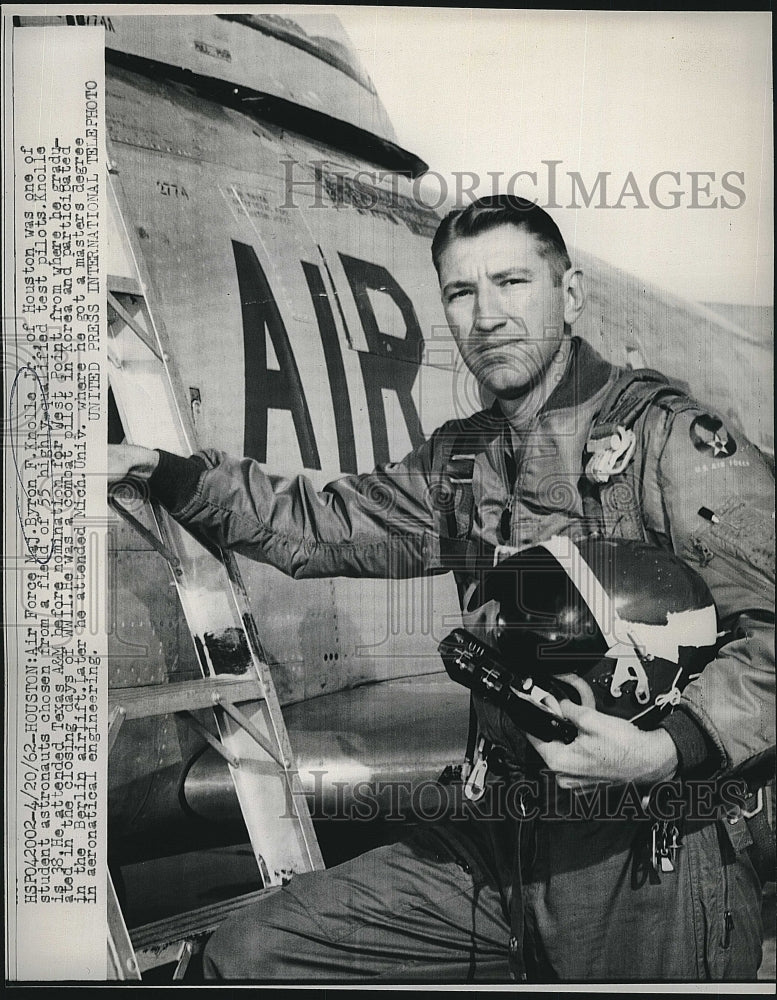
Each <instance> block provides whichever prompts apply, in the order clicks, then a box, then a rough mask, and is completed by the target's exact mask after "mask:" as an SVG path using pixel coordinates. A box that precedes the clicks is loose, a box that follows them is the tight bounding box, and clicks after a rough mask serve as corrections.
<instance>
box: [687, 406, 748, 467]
mask: <svg viewBox="0 0 777 1000" xmlns="http://www.w3.org/2000/svg"><path fill="white" fill-rule="evenodd" d="M689 433H690V435H691V441H692V442H693V446H694V448H695V449H696V451H700V452H702V454H705V455H711V456H712V457H713V458H728V457H729V456H730V455H733V454H734V452H735V451H736V450H737V443H736V441H735V440H734V438H733V436H732V435H731V434H729V432H728V431H727V430H726V428H725V427H724V426H723V421H722V420H720V419H719V418H718V417H713V416H712V415H711V414H709V413H703V414H702V415H701V416H699V417H696V419H695V420H694V421H693V423H692V424H691V427H690V430H689Z"/></svg>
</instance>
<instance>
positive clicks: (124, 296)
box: [108, 200, 324, 979]
mask: <svg viewBox="0 0 777 1000" xmlns="http://www.w3.org/2000/svg"><path fill="white" fill-rule="evenodd" d="M112 208H113V212H114V215H113V220H114V230H117V229H118V230H119V231H120V233H121V231H122V230H123V223H122V220H121V214H120V212H119V211H118V208H117V203H116V201H115V200H114V201H113V203H112ZM121 235H122V238H123V239H124V240H126V241H127V245H128V243H129V241H128V237H127V234H126V230H125V231H123V234H121ZM127 256H128V257H129V256H131V255H130V254H127ZM135 266H136V268H137V271H138V276H137V278H133V277H131V276H128V275H121V276H117V277H116V278H114V279H111V280H110V282H109V283H110V286H111V288H112V289H113V290H112V291H110V292H109V293H108V302H109V313H110V317H111V322H110V323H109V340H108V357H109V366H108V370H109V379H110V383H111V386H112V389H113V394H114V398H115V401H116V405H117V408H118V410H119V415H120V417H121V420H122V424H123V426H124V428H125V432H126V433H127V436H128V438H130V439H138V438H140V437H142V436H143V435H144V434H147V433H148V428H149V426H150V421H151V422H152V424H151V425H152V426H153V428H154V435H155V444H157V445H158V446H159V447H163V448H167V449H168V450H170V451H175V452H178V453H180V454H188V453H190V452H191V451H192V450H193V447H192V445H193V442H194V427H193V421H192V418H191V414H190V413H188V412H187V411H186V409H185V404H184V405H182V404H183V403H184V396H183V393H182V391H181V388H180V386H179V385H178V383H177V378H176V374H175V370H174V366H173V364H172V359H171V358H170V356H169V354H168V352H167V350H166V347H165V334H164V330H163V329H160V327H159V325H158V324H155V323H153V321H152V318H151V316H152V312H151V309H150V308H149V306H148V304H147V297H146V295H145V294H144V286H145V287H147V283H146V282H145V281H144V275H143V274H142V261H138V260H137V258H136V259H135ZM128 502H129V505H130V506H132V505H133V504H134V503H136V502H137V503H138V504H139V505H140V506H141V507H142V506H144V501H143V500H142V499H140V498H137V497H135V498H133V497H132V495H131V492H130V493H128V494H126V495H124V496H122V497H119V496H116V495H114V497H113V498H112V500H111V506H112V507H113V509H114V510H116V512H117V513H119V514H120V515H121V516H123V517H124V518H125V519H127V520H129V521H130V523H132V524H133V527H134V528H135V529H136V530H138V531H139V532H140V533H141V534H142V535H143V537H144V538H145V540H146V541H147V542H148V543H149V544H150V545H152V547H153V548H155V549H156V550H157V551H158V552H159V553H160V554H161V555H163V556H164V557H165V559H166V560H167V562H168V565H169V566H170V572H171V574H172V578H173V581H174V583H175V585H176V588H177V591H178V596H179V599H180V602H181V606H182V608H183V612H184V615H185V618H186V621H187V624H188V627H189V631H190V633H191V635H192V640H193V642H194V645H195V647H196V650H197V654H198V660H199V665H200V668H201V671H202V675H203V676H202V679H201V680H197V681H190V682H177V683H170V684H162V685H153V686H146V687H143V688H138V689H125V690H121V691H113V692H110V693H109V713H110V715H109V718H110V723H109V734H108V741H109V747H113V745H114V744H115V741H116V736H117V734H118V732H119V728H120V726H121V724H122V723H123V721H124V720H125V719H130V718H143V717H149V716H153V715H162V714H168V713H175V714H177V715H178V717H179V718H182V719H185V720H186V721H187V722H188V723H190V724H191V725H193V726H194V727H195V728H197V729H198V731H199V732H200V734H201V735H202V736H203V738H205V739H206V740H207V741H208V742H209V743H211V745H213V746H214V747H215V749H216V750H217V751H218V752H219V753H220V754H221V755H222V757H224V758H225V759H226V761H227V762H228V764H229V770H230V774H231V776H232V780H233V782H234V786H235V791H236V793H237V798H238V801H239V803H240V808H241V811H242V814H243V818H244V820H245V825H246V828H247V830H248V834H249V838H250V841H251V846H252V848H253V852H254V856H255V858H256V862H257V865H258V868H259V872H260V874H261V879H262V884H263V885H264V886H265V890H263V891H266V890H267V888H268V887H272V886H278V885H281V884H282V883H283V882H284V881H286V880H287V879H288V878H289V877H290V876H291V875H292V874H293V873H295V872H301V871H309V870H313V869H320V868H323V867H324V863H323V859H322V856H321V851H320V849H319V846H318V841H317V839H316V835H315V831H314V828H313V824H312V821H311V818H310V813H309V810H308V804H307V800H306V798H305V795H304V792H303V789H302V783H301V781H300V778H299V774H298V773H297V771H296V769H295V767H294V759H293V754H292V750H291V745H290V743H289V737H288V733H287V731H286V726H285V723H284V720H283V713H282V711H281V707H280V702H279V700H278V697H277V694H276V691H275V686H274V684H273V680H272V676H271V674H270V670H269V668H268V666H267V659H266V656H265V654H264V652H263V650H262V646H261V643H260V640H259V636H258V633H257V629H256V624H255V621H254V618H253V613H252V611H251V608H250V605H249V602H248V598H247V595H246V592H245V588H244V586H243V583H242V580H241V577H240V572H239V569H238V566H237V564H236V562H235V559H234V557H233V556H232V555H231V554H230V553H226V552H222V551H220V550H217V549H213V548H209V547H206V545H205V544H201V543H200V542H198V541H197V540H195V538H194V537H193V536H192V535H191V534H189V533H188V532H186V531H185V530H184V529H183V528H181V527H180V526H179V525H178V524H177V523H176V522H175V521H174V520H173V519H172V518H171V517H170V516H169V515H168V514H167V512H166V511H165V510H164V509H163V508H161V507H159V506H158V505H156V504H150V506H151V509H152V513H153V522H154V525H155V527H156V529H157V533H156V534H155V533H154V532H151V531H149V530H148V528H146V527H145V526H144V525H143V524H141V523H140V522H139V521H138V520H137V518H135V517H134V515H133V513H132V511H131V510H128V509H127V506H128ZM238 704H239V705H240V707H238ZM203 708H210V709H212V711H213V713H214V717H215V722H216V728H217V732H218V738H216V737H215V736H214V735H213V734H212V733H210V732H209V731H208V730H207V728H205V727H203V726H202V724H201V723H200V722H199V720H197V719H196V718H195V717H194V716H193V715H192V714H191V713H192V712H194V711H196V710H201V709H203ZM255 896H256V894H250V899H253V898H254V897H255ZM249 901H250V900H249ZM235 905H238V904H237V903H236V904H235ZM215 910H218V911H219V914H221V911H222V910H224V904H220V906H217V907H215V908H213V907H208V908H205V910H203V911H198V913H199V917H198V919H197V920H192V919H190V918H192V917H193V914H189V915H187V919H186V920H179V921H178V923H179V924H181V931H182V932H183V929H184V925H186V928H187V929H186V933H181V934H178V933H177V932H174V931H171V926H174V922H173V923H172V924H171V921H169V920H168V921H163V922H161V923H160V925H159V926H160V927H162V924H164V926H165V928H166V930H165V934H166V936H167V938H168V939H169V940H166V941H165V942H164V947H162V942H156V943H154V942H153V941H150V939H149V932H148V930H147V929H146V930H145V933H144V934H140V935H139V936H138V937H137V947H136V946H134V945H133V938H134V937H135V935H134V934H133V935H130V934H129V933H128V931H127V927H126V923H125V921H124V918H123V915H122V913H121V908H120V906H119V903H118V899H117V896H116V893H115V890H114V888H113V884H112V882H111V880H110V878H109V899H108V918H109V919H108V939H109V940H108V951H109V969H110V974H111V975H112V976H114V977H115V978H117V979H139V978H140V977H141V973H142V971H143V970H144V969H146V968H149V967H151V966H153V965H159V964H162V963H163V962H165V963H166V962H169V961H171V955H172V956H173V958H174V960H175V961H176V962H177V966H176V977H177V978H180V977H181V976H182V975H183V972H184V971H185V965H186V963H187V962H188V956H190V955H191V953H192V950H193V946H194V942H195V940H196V939H197V938H198V937H201V936H202V935H203V934H204V933H205V932H207V931H208V930H212V929H213V927H214V926H216V925H217V924H216V923H214V920H217V918H218V915H214V914H215ZM206 911H207V912H206ZM171 949H172V950H171Z"/></svg>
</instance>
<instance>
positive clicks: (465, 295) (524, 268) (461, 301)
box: [440, 225, 569, 400]
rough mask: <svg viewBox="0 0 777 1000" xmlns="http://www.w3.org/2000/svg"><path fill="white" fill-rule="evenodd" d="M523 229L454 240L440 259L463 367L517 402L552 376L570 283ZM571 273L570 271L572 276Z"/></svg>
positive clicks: (492, 389) (497, 393) (447, 312)
mask: <svg viewBox="0 0 777 1000" xmlns="http://www.w3.org/2000/svg"><path fill="white" fill-rule="evenodd" d="M538 249H539V244H538V243H537V240H536V239H535V237H534V236H533V235H532V234H531V233H529V232H528V231H527V230H526V229H525V228H518V227H516V226H512V225H503V226H499V227H498V228H496V229H491V230H488V231H487V232H484V233H481V234H479V235H477V236H468V237H461V238H457V239H454V240H453V241H452V242H451V243H450V244H449V245H448V247H447V248H446V249H445V250H444V252H443V254H442V257H441V258H440V288H441V290H442V302H443V308H444V309H445V316H446V319H447V320H448V324H449V326H450V328H451V332H452V333H453V336H454V338H455V340H456V343H457V344H458V347H459V350H460V351H461V356H462V357H463V359H464V362H465V364H466V365H467V367H468V368H469V369H470V371H471V372H472V373H473V375H474V376H475V378H477V380H478V382H479V383H480V384H481V385H482V386H483V387H484V388H486V389H488V390H489V391H490V392H492V393H493V394H494V395H495V396H496V397H497V398H499V399H505V400H508V399H517V398H519V397H521V396H522V395H523V394H524V393H525V392H526V391H527V390H528V389H530V388H531V387H532V386H534V385H536V384H537V383H538V382H539V381H540V380H541V378H542V377H543V376H544V375H545V373H546V372H547V371H548V369H549V367H550V364H551V362H552V360H553V357H554V355H555V354H556V352H557V351H558V348H559V345H560V344H561V341H562V339H563V337H564V310H565V295H566V290H565V285H564V284H562V285H556V284H554V281H553V275H552V273H551V269H550V266H549V264H548V261H547V260H546V259H544V258H543V257H541V256H540V254H539V252H538ZM568 273H569V272H568Z"/></svg>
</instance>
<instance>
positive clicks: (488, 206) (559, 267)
mask: <svg viewBox="0 0 777 1000" xmlns="http://www.w3.org/2000/svg"><path fill="white" fill-rule="evenodd" d="M505 225H507V226H516V227H520V228H522V229H525V230H526V231H527V232H529V233H531V234H532V236H534V237H535V239H536V240H537V243H538V244H539V254H540V256H541V257H544V258H546V259H547V261H548V264H549V266H550V271H551V274H552V275H553V280H554V282H555V283H556V284H557V285H560V284H561V279H562V278H563V277H564V274H565V272H566V271H567V270H568V269H569V268H570V267H571V266H572V263H571V261H570V259H569V254H568V253H567V247H566V243H564V237H563V236H562V235H561V233H560V231H559V228H558V226H557V225H556V223H555V222H554V221H553V219H551V217H550V216H549V215H548V213H547V212H546V211H545V210H544V209H542V208H540V206H539V205H537V204H536V203H535V202H533V201H527V200H526V199H525V198H518V197H516V196H515V195H510V194H496V195H489V196H488V197H486V198H478V199H477V201H473V202H472V204H470V205H467V207H466V208H457V209H454V210H453V211H452V212H449V213H448V214H447V215H446V216H445V218H444V219H443V220H442V222H441V223H440V225H439V227H438V229H437V232H436V233H435V235H434V239H433V240H432V260H433V261H434V266H435V270H436V271H437V275H438V277H439V274H440V258H441V257H442V255H443V253H444V251H445V250H446V249H447V248H448V247H449V246H450V244H451V243H452V242H453V241H454V240H456V239H460V238H462V237H467V236H478V235H480V233H485V232H488V230H490V229H496V228H497V227H498V226H505Z"/></svg>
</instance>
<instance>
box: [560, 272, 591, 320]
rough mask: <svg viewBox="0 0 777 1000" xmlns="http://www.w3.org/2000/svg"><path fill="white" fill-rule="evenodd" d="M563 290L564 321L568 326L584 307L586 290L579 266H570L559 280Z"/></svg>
mask: <svg viewBox="0 0 777 1000" xmlns="http://www.w3.org/2000/svg"><path fill="white" fill-rule="evenodd" d="M561 285H562V288H563V290H564V322H565V323H568V324H569V325H570V326H571V325H572V323H574V322H575V320H576V319H577V317H578V316H579V315H580V313H581V312H582V311H583V310H584V309H585V302H586V291H585V280H584V278H583V272H582V271H581V270H580V268H579V267H570V268H569V270H568V271H567V272H566V273H565V274H564V277H563V278H562V280H561Z"/></svg>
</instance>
